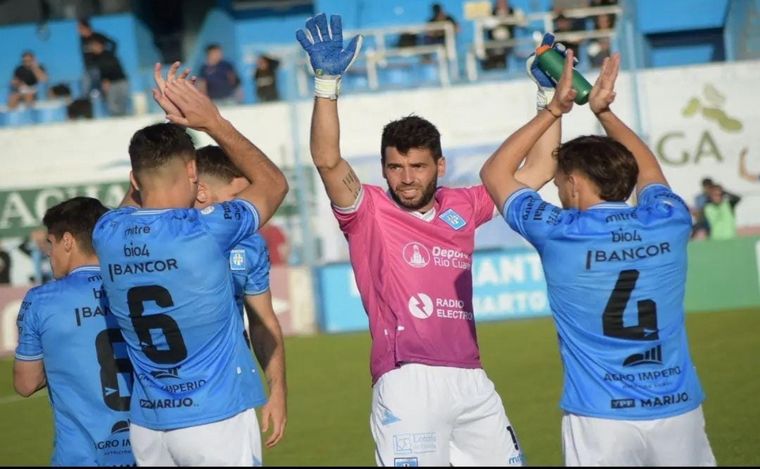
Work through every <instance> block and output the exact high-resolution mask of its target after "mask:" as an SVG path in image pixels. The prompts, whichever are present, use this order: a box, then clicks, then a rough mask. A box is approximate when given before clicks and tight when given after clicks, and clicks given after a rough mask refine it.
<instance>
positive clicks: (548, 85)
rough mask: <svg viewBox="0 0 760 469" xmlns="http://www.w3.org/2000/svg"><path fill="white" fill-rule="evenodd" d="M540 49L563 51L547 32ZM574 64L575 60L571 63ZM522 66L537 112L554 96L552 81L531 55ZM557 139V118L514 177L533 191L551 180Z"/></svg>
mask: <svg viewBox="0 0 760 469" xmlns="http://www.w3.org/2000/svg"><path fill="white" fill-rule="evenodd" d="M543 46H550V47H553V48H554V49H555V50H556V51H557V52H559V53H560V54H562V55H565V53H566V51H567V48H566V47H565V46H564V44H561V43H555V42H554V35H553V34H551V33H546V34H544V37H543V39H542V40H541V44H539V48H541V47H543ZM577 62H578V60H577V59H575V60H574V64H575V63H577ZM525 65H526V68H527V72H528V77H530V79H531V80H533V82H534V83H536V86H537V92H536V110H537V111H538V113H541V111H543V110H544V109H546V106H547V105H548V104H549V102H550V101H551V100H552V98H553V97H554V93H555V88H556V85H555V83H554V80H553V79H552V78H551V77H550V76H549V75H547V74H546V73H545V72H543V71H542V70H541V69H540V68H539V67H538V61H537V60H536V53H535V52H534V53H533V54H531V55H530V57H528V60H527V61H526V63H525ZM555 114H556V112H555ZM561 138H562V119H557V120H556V121H555V122H554V123H553V124H552V125H551V126H550V127H549V129H547V131H546V132H544V134H543V135H542V136H541V137H540V138H539V139H538V142H536V144H535V145H533V147H532V148H531V149H530V151H529V152H528V156H527V157H526V158H525V163H524V164H523V165H522V166H521V167H520V169H518V170H517V174H516V175H515V178H516V179H517V180H518V181H520V182H521V183H523V184H525V185H526V186H528V187H530V188H531V189H533V190H539V189H541V188H542V187H544V185H546V183H548V182H549V181H551V180H552V179H553V178H554V173H555V172H556V169H557V160H556V159H555V158H554V150H556V148H557V147H558V146H559V144H560V139H561Z"/></svg>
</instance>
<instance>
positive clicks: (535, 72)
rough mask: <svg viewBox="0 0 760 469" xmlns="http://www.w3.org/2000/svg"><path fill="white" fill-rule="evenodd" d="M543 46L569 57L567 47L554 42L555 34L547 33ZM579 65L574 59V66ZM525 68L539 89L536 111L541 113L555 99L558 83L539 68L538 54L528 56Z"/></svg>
mask: <svg viewBox="0 0 760 469" xmlns="http://www.w3.org/2000/svg"><path fill="white" fill-rule="evenodd" d="M541 46H551V47H552V48H553V49H554V50H556V51H557V52H559V53H560V54H562V56H563V57H564V56H565V55H567V47H565V45H564V44H562V43H561V42H554V34H552V33H546V34H544V37H543V39H542V40H541V44H539V47H541ZM577 63H578V58H577V57H573V66H575V64H577ZM525 68H526V70H527V71H528V76H529V77H530V79H531V80H533V82H534V83H535V84H536V86H537V87H538V91H537V93H536V109H538V110H539V111H540V110H541V109H544V108H545V107H546V105H547V104H549V103H550V102H551V100H552V98H553V97H554V90H555V87H556V85H557V83H556V82H555V81H554V79H553V78H552V77H550V76H549V75H547V74H546V73H544V71H543V70H541V69H540V68H538V61H537V60H536V53H535V52H534V53H532V54H530V55H529V56H528V60H526V61H525Z"/></svg>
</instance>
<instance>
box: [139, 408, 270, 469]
mask: <svg viewBox="0 0 760 469" xmlns="http://www.w3.org/2000/svg"><path fill="white" fill-rule="evenodd" d="M129 431H130V435H129V436H130V440H131V441H132V452H133V453H134V455H135V461H137V465H138V466H261V431H260V430H259V421H258V419H257V418H256V410H255V409H248V410H246V411H243V412H240V413H239V414H237V415H235V416H233V417H230V418H228V419H225V420H220V421H219V422H213V423H209V424H206V425H196V426H194V427H187V428H179V429H177V430H167V431H163V430H151V429H149V428H145V427H141V426H139V425H135V424H134V423H133V424H131V425H130V427H129Z"/></svg>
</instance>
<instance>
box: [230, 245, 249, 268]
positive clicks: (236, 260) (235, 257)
mask: <svg viewBox="0 0 760 469" xmlns="http://www.w3.org/2000/svg"><path fill="white" fill-rule="evenodd" d="M230 270H245V250H244V249H233V250H232V251H230Z"/></svg>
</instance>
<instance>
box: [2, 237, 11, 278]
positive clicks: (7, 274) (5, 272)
mask: <svg viewBox="0 0 760 469" xmlns="http://www.w3.org/2000/svg"><path fill="white" fill-rule="evenodd" d="M10 283H11V256H10V254H8V251H6V250H5V249H3V247H2V246H0V285H10Z"/></svg>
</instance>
